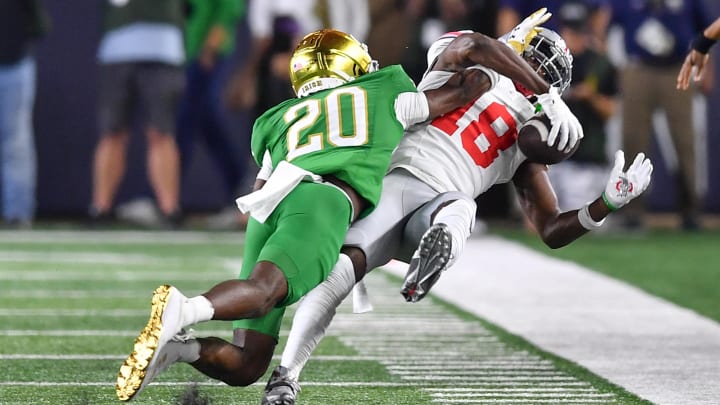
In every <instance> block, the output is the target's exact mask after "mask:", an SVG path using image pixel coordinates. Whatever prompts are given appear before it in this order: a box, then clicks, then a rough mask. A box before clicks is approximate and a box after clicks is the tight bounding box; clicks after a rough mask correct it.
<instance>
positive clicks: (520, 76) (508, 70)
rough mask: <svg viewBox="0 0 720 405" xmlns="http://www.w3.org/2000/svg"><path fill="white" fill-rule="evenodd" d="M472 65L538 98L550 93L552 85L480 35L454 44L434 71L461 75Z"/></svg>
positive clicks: (507, 50) (501, 46)
mask: <svg viewBox="0 0 720 405" xmlns="http://www.w3.org/2000/svg"><path fill="white" fill-rule="evenodd" d="M472 65H482V66H485V67H487V68H489V69H492V70H494V71H496V72H497V73H499V74H501V75H503V76H507V77H509V78H511V79H513V80H515V81H517V82H518V83H520V84H522V85H523V86H525V87H526V88H527V89H528V90H530V91H532V92H533V93H536V94H543V93H547V92H548V90H549V89H550V85H549V84H548V83H547V82H546V81H545V80H544V79H543V78H542V77H541V76H540V75H539V74H538V73H537V72H535V71H534V70H533V69H532V68H531V67H530V65H528V63H527V62H526V61H525V60H524V59H522V58H521V57H520V56H519V55H517V54H516V53H515V52H514V51H513V50H512V49H511V48H509V47H508V46H507V45H505V44H504V43H502V42H500V41H498V40H496V39H493V38H490V37H488V36H486V35H483V34H480V33H472V34H464V35H460V36H459V37H457V38H456V39H455V40H453V42H451V43H450V45H448V47H447V49H445V51H444V52H443V53H442V54H440V56H439V57H438V60H437V62H436V63H435V66H433V68H432V70H446V71H458V70H461V69H464V68H466V67H468V66H472Z"/></svg>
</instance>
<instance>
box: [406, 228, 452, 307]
mask: <svg viewBox="0 0 720 405" xmlns="http://www.w3.org/2000/svg"><path fill="white" fill-rule="evenodd" d="M451 240H452V239H451V235H450V232H449V231H448V229H447V226H446V225H445V224H436V225H433V226H432V227H431V228H430V229H429V230H428V231H427V232H426V233H425V235H423V237H422V239H421V240H420V246H419V247H418V250H419V254H418V257H414V258H413V259H412V260H411V261H410V267H409V268H408V272H407V275H406V276H405V280H406V281H405V283H404V286H403V289H402V290H401V291H400V292H401V294H402V295H403V296H404V297H405V300H406V301H408V302H417V301H419V300H420V299H422V298H423V297H424V296H425V294H427V292H428V291H429V288H428V291H422V290H419V289H418V287H420V286H421V285H422V284H423V283H424V282H425V281H427V280H430V281H431V285H430V286H432V285H433V284H435V280H436V279H437V278H438V277H440V273H442V272H443V271H444V270H445V269H446V268H447V265H448V263H449V262H450V252H451V249H450V246H451V243H452V242H451ZM408 280H411V281H408Z"/></svg>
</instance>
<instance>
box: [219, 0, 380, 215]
mask: <svg viewBox="0 0 720 405" xmlns="http://www.w3.org/2000/svg"><path fill="white" fill-rule="evenodd" d="M247 21H248V25H249V28H250V34H251V45H250V52H249V55H248V56H247V58H246V59H245V61H244V63H243V65H242V66H241V67H240V68H239V69H238V70H237V71H236V72H235V73H234V74H233V76H232V78H231V80H230V83H229V85H228V88H227V93H226V99H227V100H226V101H227V103H228V106H229V107H230V108H232V109H235V110H245V111H248V112H249V113H250V117H249V118H250V119H251V120H252V121H255V118H257V117H258V116H259V115H260V114H262V113H263V112H265V111H266V110H268V109H269V108H271V107H273V106H275V105H276V104H278V103H280V102H282V101H284V100H287V99H290V98H294V97H295V94H294V93H293V91H292V86H291V85H290V71H289V69H288V66H289V65H290V55H291V54H292V52H293V50H294V48H295V45H296V44H297V42H298V41H299V40H300V39H301V38H302V37H303V36H305V35H306V34H308V33H310V32H312V31H316V30H318V29H320V28H335V29H339V30H341V31H344V32H348V33H350V34H352V35H353V36H354V37H355V38H356V39H358V40H359V41H361V42H363V41H365V39H366V37H367V33H368V30H369V29H370V12H369V8H368V4H367V0H274V1H264V0H252V1H250V2H249V3H248V13H247ZM248 138H249V135H248ZM234 211H235V215H236V216H237V217H238V221H239V222H240V223H242V222H243V221H244V220H245V217H244V216H243V215H241V213H240V211H239V210H237V209H235V210H234ZM231 212H232V211H231ZM223 222H226V221H223Z"/></svg>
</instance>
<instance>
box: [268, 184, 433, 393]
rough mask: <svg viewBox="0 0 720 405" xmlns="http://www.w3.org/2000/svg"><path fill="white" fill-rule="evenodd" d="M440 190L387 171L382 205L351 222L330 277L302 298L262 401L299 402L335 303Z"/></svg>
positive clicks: (383, 259) (381, 259) (391, 250)
mask: <svg viewBox="0 0 720 405" xmlns="http://www.w3.org/2000/svg"><path fill="white" fill-rule="evenodd" d="M436 194H437V193H436V192H435V191H433V190H432V189H431V188H430V187H429V186H427V185H426V184H424V183H421V182H420V181H419V180H418V179H417V178H415V177H414V176H412V175H410V174H409V173H408V172H406V171H404V170H395V171H393V172H391V173H390V174H388V175H387V176H386V177H385V179H384V180H383V192H382V195H381V197H380V201H379V203H378V206H377V207H376V208H375V210H374V211H373V213H372V214H370V215H369V216H367V217H365V218H363V219H361V220H358V221H356V222H355V223H354V224H353V225H352V227H351V228H350V230H349V231H348V234H347V236H346V237H345V246H344V247H343V249H342V254H341V255H340V258H339V260H338V261H337V263H336V264H335V267H334V268H333V271H332V273H331V274H330V276H329V277H328V279H327V280H325V281H324V282H322V283H321V284H319V285H318V286H317V287H315V288H314V289H313V290H312V291H311V292H310V293H308V294H307V295H306V296H305V298H304V299H303V300H302V301H301V302H300V305H299V306H298V308H297V311H296V313H295V317H294V318H293V326H292V329H291V330H290V335H289V336H288V340H287V343H286V345H285V350H284V351H283V355H282V359H281V361H280V366H278V367H277V368H276V369H275V370H274V372H273V375H272V376H271V378H270V381H269V382H268V385H267V387H266V390H265V396H264V397H263V402H262V403H263V404H266V405H288V404H294V401H295V397H296V395H297V392H298V391H299V389H300V386H299V384H298V378H299V375H300V372H301V371H302V369H303V367H304V366H305V363H306V362H307V360H308V359H309V358H310V355H311V353H312V352H313V350H314V349H315V347H317V345H318V343H319V342H320V340H321V339H322V338H323V336H324V335H325V331H326V330H327V327H328V326H329V325H330V322H331V321H332V318H333V317H334V315H335V309H336V308H337V307H338V306H339V305H340V303H341V302H342V301H343V300H344V299H345V298H346V297H347V296H348V294H350V292H351V291H352V289H353V285H354V284H355V281H356V280H361V279H362V277H363V276H364V275H365V272H366V269H373V268H374V267H377V266H380V265H383V264H385V263H387V262H388V261H389V260H390V259H392V257H393V256H395V254H396V252H397V249H398V246H399V245H400V240H401V238H402V232H403V229H404V225H405V223H406V222H407V218H409V216H410V215H411V214H412V212H414V211H415V210H416V209H417V208H418V207H420V206H422V204H424V203H425V202H427V201H429V200H430V199H432V197H433V196H434V195H436ZM366 252H367V257H366Z"/></svg>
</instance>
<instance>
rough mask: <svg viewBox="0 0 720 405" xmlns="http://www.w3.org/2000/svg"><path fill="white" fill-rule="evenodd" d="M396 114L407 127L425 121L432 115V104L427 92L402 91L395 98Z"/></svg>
mask: <svg viewBox="0 0 720 405" xmlns="http://www.w3.org/2000/svg"><path fill="white" fill-rule="evenodd" d="M395 115H396V116H397V119H398V121H400V123H401V124H402V126H403V128H405V129H407V128H408V127H409V126H411V125H413V124H417V123H418V122H423V121H425V120H426V119H427V118H428V116H429V115H430V106H429V105H428V101H427V97H426V96H425V93H423V92H405V93H400V94H399V95H398V97H397V98H396V99H395Z"/></svg>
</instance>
